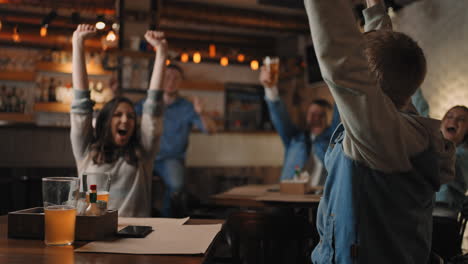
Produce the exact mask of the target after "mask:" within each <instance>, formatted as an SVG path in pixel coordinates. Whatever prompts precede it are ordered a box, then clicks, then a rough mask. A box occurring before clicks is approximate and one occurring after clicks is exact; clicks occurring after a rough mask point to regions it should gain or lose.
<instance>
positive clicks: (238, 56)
mask: <svg viewBox="0 0 468 264" xmlns="http://www.w3.org/2000/svg"><path fill="white" fill-rule="evenodd" d="M244 60H245V55H244V54H242V53H239V54H238V55H237V61H238V62H244Z"/></svg>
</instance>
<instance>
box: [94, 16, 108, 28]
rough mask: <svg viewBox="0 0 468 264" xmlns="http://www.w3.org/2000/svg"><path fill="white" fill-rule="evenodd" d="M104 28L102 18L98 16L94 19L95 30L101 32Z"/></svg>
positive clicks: (104, 24)
mask: <svg viewBox="0 0 468 264" xmlns="http://www.w3.org/2000/svg"><path fill="white" fill-rule="evenodd" d="M105 27H106V23H105V22H104V16H103V15H98V16H97V18H96V29H98V30H103V29H104V28H105Z"/></svg>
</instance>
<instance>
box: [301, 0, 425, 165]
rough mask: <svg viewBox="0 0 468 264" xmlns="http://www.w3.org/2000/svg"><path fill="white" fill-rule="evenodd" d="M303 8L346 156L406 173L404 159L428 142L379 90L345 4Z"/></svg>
mask: <svg viewBox="0 0 468 264" xmlns="http://www.w3.org/2000/svg"><path fill="white" fill-rule="evenodd" d="M305 6H306V11H307V15H308V19H309V24H310V30H311V35H312V41H313V43H314V48H315V51H316V54H317V58H318V61H319V65H320V69H321V72H322V76H323V78H324V80H325V82H326V83H327V84H328V86H329V87H330V91H331V93H332V95H333V97H334V99H335V102H336V104H337V105H338V108H339V110H340V115H341V120H342V123H343V125H344V126H345V129H346V137H345V139H344V151H345V153H346V154H347V155H348V156H350V157H352V158H353V159H355V160H359V161H362V162H364V163H365V164H367V165H368V166H369V167H371V168H374V169H379V170H381V171H384V172H390V171H404V170H408V169H410V168H411V163H410V159H409V157H408V156H409V155H414V154H416V153H417V152H420V151H422V150H423V149H425V148H426V146H427V140H426V139H425V138H423V137H421V132H420V131H419V130H417V129H416V128H415V127H414V126H412V125H410V124H409V122H408V121H407V120H404V117H402V116H401V115H400V114H399V112H398V111H397V109H396V107H395V105H394V104H393V103H392V102H391V100H390V99H389V98H388V97H387V96H386V95H384V94H383V91H382V90H381V89H379V88H378V86H377V83H376V81H375V78H374V76H372V74H371V72H370V70H369V66H368V62H367V59H366V57H365V55H364V49H363V47H364V44H365V42H364V37H363V35H362V34H361V33H360V32H359V30H358V29H357V27H356V26H355V23H354V16H353V13H352V11H351V7H350V5H349V3H348V1H347V0H327V1H323V0H305ZM408 140H412V141H413V142H411V144H412V145H411V146H408V142H407V141H408Z"/></svg>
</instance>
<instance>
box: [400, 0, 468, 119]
mask: <svg viewBox="0 0 468 264" xmlns="http://www.w3.org/2000/svg"><path fill="white" fill-rule="evenodd" d="M467 10H468V1H459V0H442V1H441V0H426V1H419V2H416V3H414V4H412V5H409V6H407V7H406V8H404V9H403V10H401V11H399V12H398V13H397V14H396V15H395V17H394V18H393V21H394V25H395V29H396V30H398V31H402V32H405V33H407V34H408V35H410V36H411V37H413V38H414V39H415V40H416V41H418V43H419V44H420V46H421V47H422V48H423V50H424V52H425V54H426V58H427V61H428V72H427V77H426V80H425V82H424V84H423V85H422V90H423V93H424V95H425V96H426V98H427V100H428V102H429V105H430V107H431V111H430V114H431V116H432V117H435V118H442V117H443V115H444V114H445V112H446V111H447V110H448V109H449V108H451V107H452V106H454V105H459V104H461V105H468V87H467V85H468V12H467Z"/></svg>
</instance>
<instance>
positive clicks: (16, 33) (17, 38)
mask: <svg viewBox="0 0 468 264" xmlns="http://www.w3.org/2000/svg"><path fill="white" fill-rule="evenodd" d="M11 38H12V39H13V41H14V42H20V41H21V39H20V35H19V31H18V25H16V26H15V27H14V28H13V35H11Z"/></svg>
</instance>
